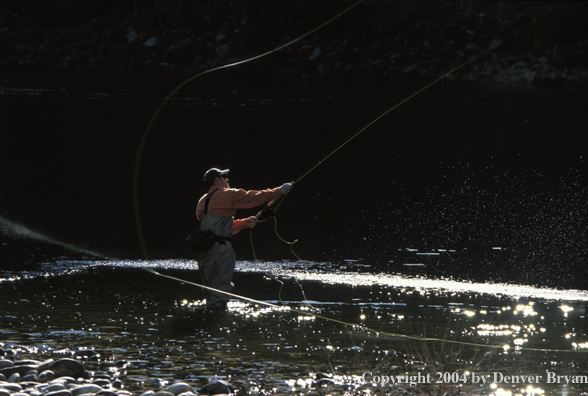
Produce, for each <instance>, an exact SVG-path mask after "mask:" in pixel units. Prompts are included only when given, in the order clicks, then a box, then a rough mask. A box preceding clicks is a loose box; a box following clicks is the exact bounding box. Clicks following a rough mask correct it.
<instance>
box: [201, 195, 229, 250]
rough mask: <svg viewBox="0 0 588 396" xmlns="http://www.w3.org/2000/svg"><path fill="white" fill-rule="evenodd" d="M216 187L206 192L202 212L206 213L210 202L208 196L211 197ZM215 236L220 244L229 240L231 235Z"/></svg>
mask: <svg viewBox="0 0 588 396" xmlns="http://www.w3.org/2000/svg"><path fill="white" fill-rule="evenodd" d="M217 191H218V189H216V190H214V191H213V192H211V193H208V194H206V202H205V204H204V214H207V213H208V203H209V202H210V197H212V194H214V193H215V192H217ZM215 237H216V238H217V239H218V243H220V244H221V245H224V244H225V241H229V242H230V241H231V237H224V236H220V235H216V234H215Z"/></svg>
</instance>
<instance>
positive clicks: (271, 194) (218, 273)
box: [196, 168, 292, 311]
mask: <svg viewBox="0 0 588 396" xmlns="http://www.w3.org/2000/svg"><path fill="white" fill-rule="evenodd" d="M228 173H229V170H228V169H225V170H220V169H217V168H212V169H209V170H208V171H206V173H205V174H204V183H205V184H206V185H207V187H208V194H204V195H203V196H202V198H200V200H199V201H198V206H197V207H196V218H197V219H198V220H199V221H200V229H201V230H211V231H212V232H214V233H215V234H216V235H218V236H220V237H223V240H221V241H219V242H216V243H215V244H214V245H213V246H212V247H211V248H210V249H209V250H208V251H206V252H204V253H199V254H198V268H199V271H200V276H201V278H202V283H203V284H204V285H205V286H208V287H211V288H214V289H218V290H222V291H225V292H231V290H233V283H232V280H233V273H234V272H235V262H236V256H235V251H234V250H233V246H232V245H231V242H230V237H231V235H234V234H236V233H238V232H239V231H241V230H242V229H244V228H251V227H253V226H255V224H257V218H256V217H255V216H251V217H248V218H246V219H240V220H235V219H233V214H234V213H235V210H236V209H249V208H254V207H256V206H259V205H263V204H266V203H268V202H270V201H273V200H274V199H277V198H280V197H281V196H282V195H285V194H288V193H289V192H290V190H291V189H292V184H291V183H285V184H283V185H282V186H280V187H277V188H272V189H268V190H262V191H253V190H252V191H245V190H242V189H236V188H229V178H228V177H227V174H228ZM205 295H206V305H207V307H208V309H209V310H211V311H223V310H225V309H226V307H227V301H229V296H227V295H226V294H222V293H217V292H214V291H208V290H205Z"/></svg>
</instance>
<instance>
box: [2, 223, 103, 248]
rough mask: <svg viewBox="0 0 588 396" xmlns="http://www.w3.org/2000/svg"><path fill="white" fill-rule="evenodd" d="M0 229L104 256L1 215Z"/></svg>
mask: <svg viewBox="0 0 588 396" xmlns="http://www.w3.org/2000/svg"><path fill="white" fill-rule="evenodd" d="M0 231H1V232H2V233H3V234H5V235H8V236H12V237H17V238H28V239H31V240H35V241H39V242H44V243H49V244H52V245H57V246H61V247H64V248H66V249H68V250H71V251H74V252H76V253H83V254H87V255H90V256H94V257H98V258H105V257H104V255H103V254H100V253H98V252H95V251H93V250H88V249H85V248H83V247H81V246H76V245H74V244H71V243H67V242H63V241H60V240H58V239H56V238H52V237H50V236H48V235H45V234H43V233H41V232H39V231H35V230H32V229H30V228H29V227H27V226H25V225H23V224H20V223H17V222H14V221H10V220H8V219H6V218H5V217H3V216H0Z"/></svg>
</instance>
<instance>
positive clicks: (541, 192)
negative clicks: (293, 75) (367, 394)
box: [0, 74, 588, 395]
mask: <svg viewBox="0 0 588 396" xmlns="http://www.w3.org/2000/svg"><path fill="white" fill-rule="evenodd" d="M224 77H226V75H222V74H219V75H218V76H217V77H215V78H209V79H205V80H202V81H198V83H193V84H191V85H189V86H187V87H186V88H185V89H183V90H182V91H181V92H180V93H179V94H178V95H176V96H175V97H174V98H173V99H172V100H171V101H170V103H169V104H168V106H166V107H165V108H164V109H163V111H162V112H161V114H160V116H159V117H158V118H157V120H156V122H155V123H154V125H153V128H152V129H151V131H150V134H149V135H148V139H147V141H146V145H145V150H144V152H143V156H142V158H141V161H140V162H139V163H137V160H136V158H137V150H138V147H139V141H140V139H141V137H142V136H143V134H144V131H145V128H146V125H147V123H148V121H149V119H150V117H151V116H152V114H153V111H154V110H155V109H156V107H157V106H158V105H159V103H161V101H162V100H163V98H164V97H165V95H167V94H168V93H169V91H171V89H173V87H175V86H176V85H177V84H179V82H181V80H178V81H171V82H170V81H153V82H150V83H145V82H144V81H131V80H126V81H119V82H117V83H114V82H112V80H111V81H109V82H108V83H102V82H92V83H89V82H87V81H84V82H79V81H75V80H73V81H69V82H55V80H51V81H50V82H42V83H23V82H21V81H16V80H15V81H8V80H6V81H4V82H3V83H2V88H1V93H2V94H1V95H0V102H1V103H0V105H1V108H2V114H3V127H2V133H1V134H0V211H1V215H2V217H1V218H0V229H1V230H2V236H1V238H2V239H1V245H0V257H1V260H2V262H1V265H0V267H1V269H2V270H6V271H4V272H3V273H2V279H3V281H2V283H0V295H1V296H2V298H1V299H0V304H2V307H1V308H2V309H1V312H2V317H1V319H2V322H1V324H0V336H1V337H2V342H3V343H4V347H5V349H9V350H14V351H15V352H16V353H17V355H18V356H20V357H23V358H25V357H27V356H29V355H30V356H33V355H35V354H39V353H42V354H45V355H47V356H55V355H64V354H65V355H69V354H73V353H75V352H76V351H78V350H79V349H80V348H91V349H93V350H94V351H96V352H97V353H99V354H100V359H98V360H97V361H89V362H87V364H88V365H90V366H91V367H93V368H96V369H100V370H115V368H114V367H115V362H117V361H119V360H125V361H128V362H130V365H129V366H128V367H127V368H126V369H125V370H121V369H120V368H117V369H116V370H120V375H121V377H122V379H123V382H125V383H127V384H128V386H130V387H131V388H132V389H133V390H134V391H137V392H141V391H143V390H146V389H155V388H157V387H158V386H159V384H161V383H163V382H165V381H179V380H182V381H188V382H190V383H192V384H194V385H195V386H201V385H203V384H204V383H206V381H208V380H210V379H214V378H221V379H226V380H229V381H230V382H232V383H233V384H234V385H236V386H237V387H238V388H239V389H241V390H243V391H244V392H246V393H250V394H265V393H271V392H274V393H276V392H277V393H296V394H311V393H313V392H316V391H317V385H316V384H315V385H314V386H311V385H312V382H313V380H312V378H314V375H315V374H316V373H319V372H323V373H331V374H334V375H335V377H334V381H335V385H336V386H335V388H329V390H328V391H329V392H330V393H333V394H337V393H339V394H343V393H344V392H346V391H348V392H357V393H361V392H364V390H366V387H368V388H369V387H370V386H371V385H369V384H365V383H364V382H362V380H361V376H362V374H364V373H365V372H374V373H376V372H377V373H379V374H378V375H383V374H394V375H400V374H402V373H405V372H410V373H416V372H422V373H424V372H427V370H430V369H431V367H438V368H439V370H440V371H435V370H433V371H432V375H435V373H436V372H441V373H443V372H448V373H449V372H459V373H469V374H471V373H476V374H478V373H479V374H484V375H489V376H493V375H494V373H502V374H504V375H506V374H507V373H514V372H516V373H519V374H521V375H543V379H542V381H540V382H539V383H538V384H536V386H535V388H537V389H534V388H533V389H528V388H526V385H524V386H523V385H520V384H517V385H513V386H511V385H508V384H505V383H504V382H500V383H497V384H496V386H495V387H494V388H492V386H491V385H490V384H489V383H488V384H487V386H486V387H485V388H484V387H479V386H478V385H477V384H476V385H474V384H472V383H471V381H470V382H469V383H467V384H464V385H463V387H462V388H457V389H462V391H463V392H466V393H471V394H475V393H476V392H482V393H483V394H496V395H498V394H501V393H500V392H503V391H504V392H507V391H511V392H513V394H516V392H522V391H523V390H525V391H526V392H527V393H529V394H534V393H533V392H535V394H540V391H545V392H546V393H547V394H562V392H563V393H569V394H577V393H578V392H581V391H585V390H586V389H585V388H582V386H584V385H574V386H573V387H572V386H571V385H569V384H567V385H565V386H564V385H563V384H562V383H548V381H547V378H548V377H547V375H548V374H549V373H550V372H551V373H557V375H562V376H563V375H568V376H573V375H576V374H582V373H584V372H585V371H586V362H587V361H586V357H585V351H586V342H587V340H586V333H585V330H584V327H585V326H584V324H585V320H586V319H585V301H586V295H585V293H586V292H585V291H584V290H586V287H585V279H586V275H587V274H586V269H585V262H586V252H587V249H586V248H587V246H586V245H587V243H588V240H587V238H586V226H587V222H586V219H587V218H588V216H587V213H586V212H587V206H586V198H587V183H586V162H585V160H586V158H585V148H584V147H585V146H584V145H583V138H582V132H583V128H584V125H586V121H588V120H587V118H588V115H587V114H586V112H585V108H586V94H585V93H584V92H582V91H581V90H574V89H565V90H560V89H556V88H551V89H542V90H539V89H536V88H533V89H532V90H531V89H508V88H504V87H502V88H498V87H491V86H485V87H482V86H463V85H455V84H450V83H440V84H437V85H435V86H433V87H432V88H430V89H428V90H427V91H425V92H424V93H422V94H420V95H418V96H417V97H415V98H414V99H412V100H411V101H409V102H407V103H406V104H404V105H402V106H400V107H399V108H398V109H396V110H394V111H393V112H391V113H390V114H389V115H388V116H386V117H385V118H383V119H381V120H380V121H378V122H377V123H376V124H374V125H373V126H371V127H369V128H368V129H367V130H366V131H365V132H364V133H362V134H361V135H359V136H358V137H357V138H356V139H354V140H353V141H352V142H351V143H350V144H348V145H346V146H345V147H344V148H342V149H341V150H340V151H339V152H337V153H336V154H335V155H334V156H332V157H331V158H329V159H328V160H327V161H325V162H324V163H322V164H321V165H320V166H319V167H317V168H316V169H315V170H313V171H312V172H311V173H309V174H308V175H307V176H305V177H304V178H303V179H302V180H301V181H300V182H299V183H297V185H296V186H295V189H294V191H293V192H292V194H291V195H289V196H288V197H287V199H286V200H284V202H283V204H282V205H281V206H280V209H279V212H278V214H277V216H276V217H277V220H278V221H277V227H276V228H274V224H273V222H271V221H269V222H267V223H263V224H260V225H258V226H257V227H256V228H255V229H254V231H253V234H252V235H248V234H247V233H243V234H242V235H240V236H239V237H238V238H235V246H236V250H237V252H238V257H239V258H240V259H241V260H245V261H242V262H240V264H239V271H238V273H237V276H236V279H235V282H236V284H237V289H236V293H238V294H240V295H244V296H246V297H249V298H253V299H256V300H260V301H263V302H265V303H270V304H273V305H279V304H280V302H281V301H282V302H285V303H286V304H287V305H289V306H291V307H292V308H295V309H300V310H302V311H303V312H304V313H299V312H297V311H294V310H292V309H287V308H286V309H284V308H283V307H282V308H278V307H275V306H267V305H264V304H254V303H247V302H239V301H237V300H235V301H234V302H232V303H231V306H230V310H229V313H228V314H227V316H225V317H222V318H219V319H215V320H213V321H210V320H205V321H203V320H202V315H201V312H200V306H199V304H200V303H201V301H200V292H199V290H198V288H197V287H195V286H193V285H190V284H189V283H186V282H184V283H181V282H178V281H174V280H170V279H166V278H162V277H158V276H156V275H154V274H152V273H149V272H146V271H144V270H143V269H142V268H143V267H150V266H157V267H161V268H162V272H165V273H168V274H173V275H176V276H179V277H180V278H182V279H185V280H188V281H198V278H197V274H196V271H194V263H193V262H192V261H190V258H191V257H192V255H191V252H189V251H187V250H186V248H185V246H184V244H183V240H184V237H185V235H186V234H187V232H188V231H190V229H192V228H193V227H195V226H196V224H195V220H194V218H193V216H194V215H193V212H194V207H195V202H196V200H197V199H198V197H199V196H200V195H201V194H202V193H203V192H204V191H203V190H202V188H201V185H200V179H201V176H202V174H203V172H204V171H205V170H206V169H208V168H210V167H212V166H217V167H223V168H224V167H229V168H231V169H232V171H231V185H232V186H234V187H244V188H248V189H259V188H265V187H269V186H278V185H279V184H281V183H283V182H285V181H289V180H295V179H297V178H298V177H299V176H300V175H303V174H304V173H305V171H306V170H307V169H309V168H310V167H311V166H312V165H314V164H315V163H316V161H317V160H319V159H321V158H322V156H323V155H325V154H326V153H327V152H328V151H329V150H330V149H331V148H332V147H334V146H335V145H336V144H337V143H338V142H340V141H342V140H343V139H344V138H345V137H347V136H348V135H350V134H351V133H353V132H354V131H356V130H358V129H359V128H361V127H362V126H363V125H365V124H366V123H367V122H368V121H370V120H371V119H373V118H374V117H376V116H378V115H379V114H381V113H382V112H383V111H384V110H386V109H387V108H389V107H390V106H392V105H394V104H396V103H398V102H399V101H400V100H402V99H403V98H405V97H407V96H408V95H410V94H411V93H413V92H415V91H416V90H418V89H420V88H422V86H423V85H424V84H422V85H421V84H417V83H416V82H412V83H403V84H399V83H393V82H383V83H381V82H380V83H369V82H365V83H357V82H354V83H350V84H346V83H341V82H338V83H332V84H331V83H325V82H324V81H323V82H312V81H304V82H299V81H276V80H274V81H240V82H233V81H229V80H226V79H224ZM137 166H138V167H139V171H140V172H139V179H138V181H139V184H138V191H139V195H138V202H139V209H140V214H141V221H142V226H143V227H142V231H143V233H144V236H145V243H146V246H147V250H148V253H149V257H150V260H145V261H141V260H138V259H139V258H142V253H141V249H140V245H139V238H138V236H137V230H136V224H135V209H136V208H135V206H134V199H133V198H134V197H133V187H134V184H133V183H134V179H133V174H134V171H135V170H136V169H137ZM249 214H250V213H248V212H247V211H244V212H243V213H241V214H240V215H242V216H243V217H245V216H247V215H249ZM275 229H277V230H278V232H279V234H280V236H281V237H282V238H284V239H285V240H287V241H293V240H298V242H297V243H296V244H294V245H293V247H292V248H293V250H294V253H296V254H297V255H298V256H299V257H300V258H301V259H303V260H310V261H308V262H306V261H301V262H296V261H294V265H290V264H288V262H284V261H282V260H295V256H294V255H293V254H292V251H291V250H290V249H291V246H290V245H287V244H284V243H283V242H281V241H280V240H279V239H278V237H277V236H276V233H275ZM252 247H253V248H254V251H255V256H254V253H253V249H252ZM104 257H110V258H113V260H112V261H103V260H100V259H103V258H104ZM254 257H256V258H258V259H260V260H267V261H262V262H257V261H251V260H252V259H253V258H254ZM97 258H98V259H97ZM114 258H117V259H128V261H122V262H121V261H117V260H114ZM158 259H162V260H158ZM176 259H177V260H176ZM266 274H270V275H272V276H275V277H278V278H279V279H280V280H282V282H284V283H285V286H284V289H282V290H281V291H280V284H279V283H278V282H276V281H275V280H272V279H270V278H268V277H267V276H266ZM460 280H466V281H460ZM296 281H298V282H299V283H297V282H296ZM533 285H538V286H541V287H533ZM575 289H578V290H575ZM303 292H304V293H303ZM305 296H306V298H307V299H308V300H309V301H310V304H311V305H312V306H313V307H315V308H317V309H319V310H318V311H313V310H312V308H308V307H307V304H306V303H305ZM306 313H310V315H308V314H306ZM323 317H324V318H323ZM407 336H409V337H407ZM412 336H416V337H417V338H415V339H413V338H411V337H412ZM423 336H425V337H431V338H433V339H434V340H431V341H427V342H423V341H422V340H421V339H419V338H418V337H423ZM442 340H446V341H445V342H444V341H442ZM447 340H449V341H456V342H455V343H453V342H448V341H447ZM505 345H507V346H508V348H506V349H505V348H504V346H505ZM489 346H490V347H489ZM443 356H444V357H443ZM453 385H455V384H453ZM466 385H467V386H466ZM454 388H456V387H455V386H454ZM370 389H371V390H372V391H373V392H374V393H377V392H384V391H385V390H386V388H385V387H384V388H382V389H380V388H370ZM436 389H437V388H436ZM502 394H505V393H502Z"/></svg>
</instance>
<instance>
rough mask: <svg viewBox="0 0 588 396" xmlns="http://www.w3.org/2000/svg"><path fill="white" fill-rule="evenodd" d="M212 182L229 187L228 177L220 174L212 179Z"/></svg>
mask: <svg viewBox="0 0 588 396" xmlns="http://www.w3.org/2000/svg"><path fill="white" fill-rule="evenodd" d="M214 184H216V185H217V186H220V187H225V188H229V178H228V177H226V176H223V175H221V176H219V177H217V178H215V179H214Z"/></svg>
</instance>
